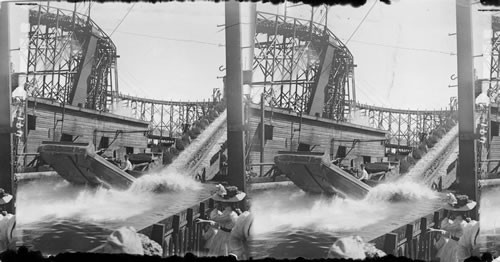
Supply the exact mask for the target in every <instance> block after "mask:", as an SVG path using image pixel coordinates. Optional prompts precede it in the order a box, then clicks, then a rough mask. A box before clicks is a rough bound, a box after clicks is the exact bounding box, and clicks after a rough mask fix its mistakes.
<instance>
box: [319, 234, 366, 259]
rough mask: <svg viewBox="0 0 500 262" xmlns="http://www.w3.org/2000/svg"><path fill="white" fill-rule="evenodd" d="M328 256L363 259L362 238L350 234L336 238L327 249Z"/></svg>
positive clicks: (364, 255)
mask: <svg viewBox="0 0 500 262" xmlns="http://www.w3.org/2000/svg"><path fill="white" fill-rule="evenodd" d="M328 258H338V259H349V258H351V259H365V258H366V254H365V250H364V242H363V239H361V237H359V236H350V237H343V238H339V239H337V241H335V243H333V245H332V246H331V247H330V250H328Z"/></svg>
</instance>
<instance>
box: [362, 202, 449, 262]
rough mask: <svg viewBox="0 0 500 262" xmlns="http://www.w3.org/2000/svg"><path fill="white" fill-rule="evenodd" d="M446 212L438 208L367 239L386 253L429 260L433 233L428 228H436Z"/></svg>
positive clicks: (431, 257)
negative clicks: (403, 224)
mask: <svg viewBox="0 0 500 262" xmlns="http://www.w3.org/2000/svg"><path fill="white" fill-rule="evenodd" d="M446 213H447V212H446V210H444V209H442V208H440V209H438V210H436V211H435V212H434V213H431V214H428V215H426V216H424V217H421V218H419V219H416V220H414V221H412V222H410V223H408V224H407V225H405V226H401V227H399V228H397V229H395V230H393V231H391V232H390V233H386V234H384V235H381V236H378V237H376V238H374V239H368V241H370V242H371V243H374V244H375V247H377V248H378V249H381V250H383V251H384V252H385V253H386V254H388V255H394V256H405V257H408V258H410V259H414V260H415V259H419V260H423V261H431V260H432V259H433V254H432V249H433V241H432V240H433V237H434V234H435V233H434V232H429V229H430V228H435V229H438V228H439V225H440V221H441V220H442V219H443V218H444V217H445V216H446Z"/></svg>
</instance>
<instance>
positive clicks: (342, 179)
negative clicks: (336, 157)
mask: <svg viewBox="0 0 500 262" xmlns="http://www.w3.org/2000/svg"><path fill="white" fill-rule="evenodd" d="M274 161H275V163H276V165H277V166H278V168H279V169H280V170H281V171H282V172H283V173H284V174H285V175H286V176H287V177H288V178H289V179H290V180H291V181H292V182H293V183H294V184H295V185H297V187H299V188H300V189H302V190H304V191H305V192H308V193H315V194H327V195H339V196H341V197H344V198H351V199H362V198H364V197H365V196H366V195H367V194H368V191H369V190H370V188H371V187H370V186H368V185H367V184H365V183H363V182H361V181H359V180H358V179H356V178H355V177H354V176H352V175H351V174H349V173H347V172H346V171H344V170H342V169H341V168H339V167H337V166H335V165H333V164H330V163H328V162H325V161H324V160H323V156H322V155H318V154H300V153H290V154H280V155H278V156H276V157H275V159H274Z"/></svg>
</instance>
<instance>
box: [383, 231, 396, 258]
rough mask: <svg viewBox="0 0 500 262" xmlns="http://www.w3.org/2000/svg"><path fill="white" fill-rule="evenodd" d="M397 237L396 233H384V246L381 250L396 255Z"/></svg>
mask: <svg viewBox="0 0 500 262" xmlns="http://www.w3.org/2000/svg"><path fill="white" fill-rule="evenodd" d="M397 238H398V235H397V234H396V233H387V234H385V240H384V248H383V250H382V251H384V252H385V253H386V254H388V255H396V252H397V248H398V245H397V244H398V241H397Z"/></svg>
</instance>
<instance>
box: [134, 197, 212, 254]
mask: <svg viewBox="0 0 500 262" xmlns="http://www.w3.org/2000/svg"><path fill="white" fill-rule="evenodd" d="M213 206H214V201H213V199H211V198H209V199H206V200H204V201H202V202H200V203H199V204H198V205H195V206H192V207H190V208H187V209H185V210H183V211H181V212H179V213H177V214H175V215H173V216H169V217H168V218H166V219H164V220H162V221H160V222H158V223H156V224H154V225H150V226H148V227H146V228H144V229H142V230H140V231H139V232H140V233H142V234H145V235H146V236H148V237H149V238H151V240H154V241H156V242H157V243H159V244H160V245H161V246H162V248H163V257H167V256H176V255H177V256H183V255H184V254H186V253H188V252H189V253H193V254H195V255H197V256H201V255H204V253H203V246H204V245H205V243H204V240H203V237H202V224H197V223H195V222H194V221H195V219H197V218H202V219H206V218H207V216H208V211H209V210H210V209H211V208H213Z"/></svg>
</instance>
